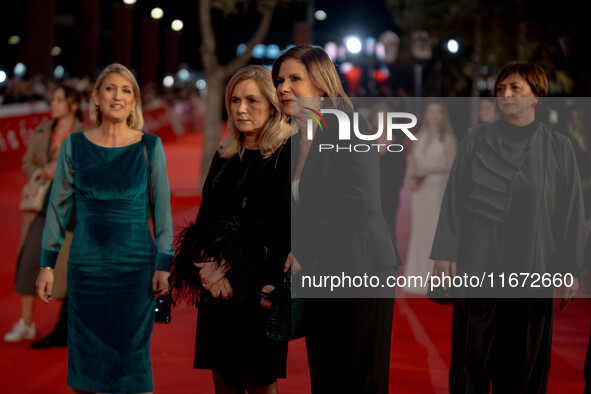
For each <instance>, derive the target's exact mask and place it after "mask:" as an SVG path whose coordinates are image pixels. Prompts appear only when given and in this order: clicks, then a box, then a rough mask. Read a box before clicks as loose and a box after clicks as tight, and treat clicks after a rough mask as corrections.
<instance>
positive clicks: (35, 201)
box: [18, 169, 51, 212]
mask: <svg viewBox="0 0 591 394" xmlns="http://www.w3.org/2000/svg"><path fill="white" fill-rule="evenodd" d="M39 175H41V169H38V170H35V172H34V173H33V175H32V176H31V179H30V180H29V183H27V184H26V185H25V186H24V187H23V190H22V198H21V202H20V204H19V206H18V207H19V208H20V209H21V210H23V211H31V212H40V211H41V210H42V209H43V201H44V200H45V195H46V194H47V192H48V190H49V187H50V186H51V179H46V178H41V177H40V176H39Z"/></svg>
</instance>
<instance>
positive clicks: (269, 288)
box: [261, 285, 275, 309]
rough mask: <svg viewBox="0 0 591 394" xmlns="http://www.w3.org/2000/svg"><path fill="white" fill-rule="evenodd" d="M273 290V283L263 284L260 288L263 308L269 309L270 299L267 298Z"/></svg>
mask: <svg viewBox="0 0 591 394" xmlns="http://www.w3.org/2000/svg"><path fill="white" fill-rule="evenodd" d="M273 290H275V286H273V285H265V286H263V288H262V289H261V306H262V307H263V308H265V309H271V303H272V302H271V300H270V299H269V298H268V297H269V296H270V295H271V293H272V292H273Z"/></svg>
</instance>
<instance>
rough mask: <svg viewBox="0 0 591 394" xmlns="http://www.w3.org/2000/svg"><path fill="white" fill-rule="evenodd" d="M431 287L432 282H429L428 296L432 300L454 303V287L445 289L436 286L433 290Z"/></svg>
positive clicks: (440, 302)
mask: <svg viewBox="0 0 591 394" xmlns="http://www.w3.org/2000/svg"><path fill="white" fill-rule="evenodd" d="M431 288H432V287H431V283H430V282H429V286H428V287H427V298H429V299H430V300H431V301H434V302H436V303H438V304H443V305H450V304H453V302H454V299H455V297H454V296H453V295H452V289H453V287H451V288H448V289H447V290H444V289H443V287H441V286H439V287H435V288H433V290H431Z"/></svg>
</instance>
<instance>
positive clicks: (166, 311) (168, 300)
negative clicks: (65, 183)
mask: <svg viewBox="0 0 591 394" xmlns="http://www.w3.org/2000/svg"><path fill="white" fill-rule="evenodd" d="M142 149H143V151H144V160H145V161H146V171H148V200H149V202H150V211H149V212H148V217H152V213H153V212H154V202H153V201H152V194H151V191H152V187H151V185H150V162H149V160H148V150H147V149H146V140H145V139H144V136H143V135H142ZM152 224H154V222H152ZM155 232H156V231H155V230H154V233H155ZM172 304H173V301H172V297H171V295H170V289H169V290H168V292H166V294H165V295H163V296H162V297H158V298H156V306H155V308H154V310H155V312H156V313H155V317H154V322H155V323H164V324H168V323H170V320H171V317H172V313H171V311H172Z"/></svg>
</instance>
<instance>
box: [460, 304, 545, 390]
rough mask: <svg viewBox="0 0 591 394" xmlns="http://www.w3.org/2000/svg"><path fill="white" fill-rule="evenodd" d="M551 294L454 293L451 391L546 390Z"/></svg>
mask: <svg viewBox="0 0 591 394" xmlns="http://www.w3.org/2000/svg"><path fill="white" fill-rule="evenodd" d="M553 301H554V300H553V299H551V298H550V299H548V298H541V299H458V300H456V302H455V304H454V311H453V328H452V357H451V366H450V372H449V391H450V393H452V394H460V393H461V394H464V393H465V394H467V393H470V394H477V393H483V394H488V393H489V391H490V387H491V384H492V393H493V394H494V393H499V394H500V393H503V394H512V393H520V394H538V393H546V391H547V389H548V378H549V374H550V355H551V347H552V325H553V311H554V309H553V306H554V302H553Z"/></svg>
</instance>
